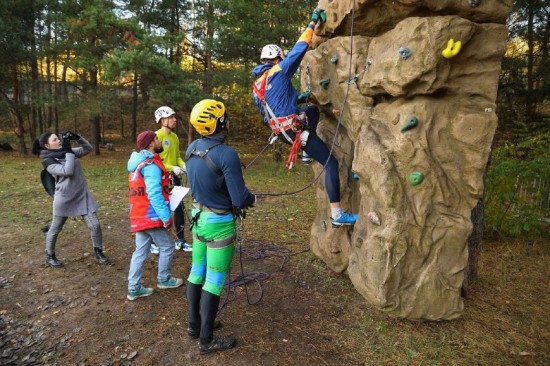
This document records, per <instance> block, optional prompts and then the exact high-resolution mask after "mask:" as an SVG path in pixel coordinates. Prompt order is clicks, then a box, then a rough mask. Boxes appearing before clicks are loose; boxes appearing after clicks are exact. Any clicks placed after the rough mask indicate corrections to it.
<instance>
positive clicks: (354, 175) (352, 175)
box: [351, 170, 359, 180]
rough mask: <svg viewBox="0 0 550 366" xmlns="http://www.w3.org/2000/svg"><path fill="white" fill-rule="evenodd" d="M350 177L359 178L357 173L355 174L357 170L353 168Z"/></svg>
mask: <svg viewBox="0 0 550 366" xmlns="http://www.w3.org/2000/svg"><path fill="white" fill-rule="evenodd" d="M351 177H352V178H353V179H355V180H359V174H357V172H354V171H353V170H352V171H351Z"/></svg>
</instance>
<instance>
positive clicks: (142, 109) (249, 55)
mask: <svg viewBox="0 0 550 366" xmlns="http://www.w3.org/2000/svg"><path fill="white" fill-rule="evenodd" d="M316 4H317V2H316V1H298V0H278V1H262V0H233V1H226V0H193V1H183V0H129V1H117V0H80V1H77V0H61V1H58V0H14V1H2V2H0V12H1V14H2V17H1V19H0V36H1V37H0V49H2V51H3V56H2V58H0V64H1V65H0V66H1V67H0V93H1V95H0V97H1V99H0V131H2V134H1V135H0V143H1V144H2V146H3V147H4V148H5V149H10V148H14V149H15V150H18V151H19V153H20V154H21V155H28V154H29V153H30V151H29V149H30V142H31V141H32V140H34V139H35V138H36V137H37V136H39V135H40V134H41V133H42V132H44V131H55V132H60V131H64V130H69V129H70V130H74V131H76V132H78V133H81V134H84V135H86V136H88V137H90V140H91V142H92V143H93V145H94V147H95V154H96V155H98V154H100V152H101V148H104V147H110V146H112V143H113V142H114V141H125V142H127V143H131V142H132V141H135V138H136V135H137V133H138V132H139V131H140V130H141V129H143V128H144V127H146V128H152V127H151V121H152V112H153V111H154V109H156V108H157V107H158V106H159V105H170V106H171V107H173V108H174V109H175V110H176V111H177V112H178V115H179V117H180V118H181V120H180V122H181V123H180V124H179V125H178V128H177V133H178V134H179V135H180V139H183V140H184V141H185V140H187V141H188V142H189V141H191V140H192V139H193V131H192V129H191V128H190V125H189V124H188V115H189V112H190V110H191V108H192V106H193V105H194V104H195V103H196V102H198V101H199V100H201V99H203V98H216V99H219V100H222V101H224V102H225V103H226V105H227V108H228V110H229V111H230V118H231V126H232V131H233V133H232V135H233V136H234V138H236V140H239V141H241V142H242V143H244V144H248V145H257V146H259V148H261V146H263V145H264V144H265V140H266V139H267V137H268V135H269V130H268V129H266V128H264V126H263V125H262V123H261V121H260V115H259V114H258V113H257V111H256V107H255V106H254V105H253V102H252V99H251V97H250V93H251V82H252V77H251V69H252V67H253V66H254V65H256V64H257V63H258V58H259V53H260V50H261V47H262V46H263V45H265V44H268V43H275V44H279V45H281V47H282V48H283V49H285V50H289V49H290V48H292V46H293V44H294V43H295V41H296V39H297V37H298V35H299V34H300V32H301V31H302V30H303V29H304V27H305V25H306V24H307V21H308V19H309V15H310V14H311V11H312V10H313V9H314V8H315V6H316ZM508 28H509V40H508V51H507V53H506V55H505V57H504V59H503V62H502V71H501V75H500V80H499V92H498V100H497V113H498V116H499V126H498V130H497V133H496V136H495V139H494V142H493V154H492V157H491V160H490V163H489V169H488V172H487V184H486V197H485V230H486V232H488V233H497V234H499V235H518V234H522V233H526V232H527V233H535V234H537V233H540V232H543V231H544V230H545V227H546V225H547V223H548V220H549V217H550V167H549V165H550V164H548V162H549V161H550V147H549V146H550V143H549V142H550V132H549V131H550V123H549V121H550V105H549V104H548V97H549V90H550V62H549V51H550V1H548V0H522V1H514V10H513V12H512V14H511V15H510V18H509V21H508ZM295 83H296V87H297V89H299V75H297V76H296V78H295ZM12 145H13V146H12ZM184 145H185V144H184Z"/></svg>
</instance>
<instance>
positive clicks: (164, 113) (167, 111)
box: [155, 105, 176, 123]
mask: <svg viewBox="0 0 550 366" xmlns="http://www.w3.org/2000/svg"><path fill="white" fill-rule="evenodd" d="M173 114H176V112H174V110H173V109H172V108H170V107H168V106H165V105H164V106H162V107H159V108H158V109H157V110H156V111H155V120H156V121H157V123H159V121H160V120H161V118H166V117H170V116H171V115H173Z"/></svg>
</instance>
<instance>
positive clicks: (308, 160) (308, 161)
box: [302, 151, 313, 165]
mask: <svg viewBox="0 0 550 366" xmlns="http://www.w3.org/2000/svg"><path fill="white" fill-rule="evenodd" d="M302 163H304V164H305V165H309V164H311V163H313V158H311V157H310V156H309V155H308V154H307V153H306V152H305V151H302Z"/></svg>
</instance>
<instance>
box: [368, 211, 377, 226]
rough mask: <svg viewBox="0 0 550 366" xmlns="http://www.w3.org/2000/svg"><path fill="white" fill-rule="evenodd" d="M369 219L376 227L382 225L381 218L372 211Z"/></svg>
mask: <svg viewBox="0 0 550 366" xmlns="http://www.w3.org/2000/svg"><path fill="white" fill-rule="evenodd" d="M367 219H369V221H370V222H372V223H373V224H375V225H380V218H379V217H378V215H377V214H376V212H374V211H371V212H369V213H368V214H367Z"/></svg>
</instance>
